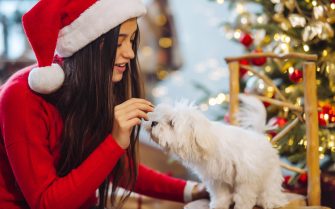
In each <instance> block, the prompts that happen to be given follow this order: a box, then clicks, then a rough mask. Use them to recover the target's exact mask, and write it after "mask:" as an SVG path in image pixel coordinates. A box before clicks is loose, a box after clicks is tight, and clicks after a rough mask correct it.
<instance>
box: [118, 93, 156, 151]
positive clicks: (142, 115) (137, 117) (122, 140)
mask: <svg viewBox="0 0 335 209" xmlns="http://www.w3.org/2000/svg"><path fill="white" fill-rule="evenodd" d="M153 110H154V108H153V105H152V104H151V102H149V101H147V100H145V99H138V98H132V99H129V100H127V101H125V102H123V103H122V104H119V105H117V106H115V109H114V124H113V130H112V136H113V137H114V139H115V140H116V142H117V143H118V144H119V145H120V146H121V147H122V148H123V149H126V148H127V147H128V146H129V144H130V134H131V131H132V129H133V127H134V126H136V125H139V124H140V123H141V119H145V120H148V116H147V113H148V112H152V111H153Z"/></svg>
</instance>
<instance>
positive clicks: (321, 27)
mask: <svg viewBox="0 0 335 209" xmlns="http://www.w3.org/2000/svg"><path fill="white" fill-rule="evenodd" d="M315 37H318V38H319V39H321V40H327V39H330V38H333V37H334V30H333V28H332V27H331V25H330V24H329V23H326V22H322V21H315V22H312V23H311V24H310V25H308V26H307V27H306V28H305V29H304V30H303V32H302V40H303V41H304V42H307V41H310V40H313V39H314V38H315Z"/></svg>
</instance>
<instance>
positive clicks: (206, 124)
mask: <svg viewBox="0 0 335 209" xmlns="http://www.w3.org/2000/svg"><path fill="white" fill-rule="evenodd" d="M193 117H194V120H192V129H193V130H192V131H193V136H194V143H195V145H196V146H197V148H199V150H201V151H202V152H203V153H207V152H209V151H210V150H212V149H213V146H214V144H213V143H214V142H215V138H216V136H215V135H214V133H213V132H212V130H211V122H210V121H209V120H208V119H207V118H206V117H205V116H203V115H200V114H195V115H193Z"/></svg>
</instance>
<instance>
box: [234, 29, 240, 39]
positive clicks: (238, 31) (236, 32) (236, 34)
mask: <svg viewBox="0 0 335 209" xmlns="http://www.w3.org/2000/svg"><path fill="white" fill-rule="evenodd" d="M234 38H236V39H240V38H241V30H239V29H237V30H236V31H235V32H234Z"/></svg>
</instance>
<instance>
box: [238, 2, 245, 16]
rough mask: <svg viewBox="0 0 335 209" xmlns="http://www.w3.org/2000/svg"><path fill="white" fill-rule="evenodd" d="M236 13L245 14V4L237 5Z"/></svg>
mask: <svg viewBox="0 0 335 209" xmlns="http://www.w3.org/2000/svg"><path fill="white" fill-rule="evenodd" d="M236 12H237V13H238V14H241V13H243V12H245V7H244V6H243V4H241V3H238V4H236Z"/></svg>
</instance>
